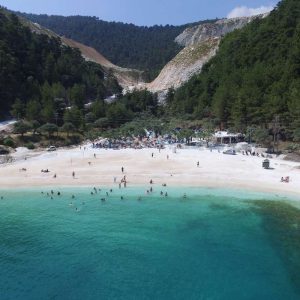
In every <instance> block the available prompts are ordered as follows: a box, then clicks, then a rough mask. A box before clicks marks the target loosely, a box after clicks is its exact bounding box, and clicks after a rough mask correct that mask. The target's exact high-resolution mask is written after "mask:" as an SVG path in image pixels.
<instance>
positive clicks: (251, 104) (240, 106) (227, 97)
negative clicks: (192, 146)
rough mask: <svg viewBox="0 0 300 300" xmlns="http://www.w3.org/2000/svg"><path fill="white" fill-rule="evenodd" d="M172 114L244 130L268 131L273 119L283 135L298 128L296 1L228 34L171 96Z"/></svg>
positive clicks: (299, 6) (299, 20)
mask: <svg viewBox="0 0 300 300" xmlns="http://www.w3.org/2000/svg"><path fill="white" fill-rule="evenodd" d="M168 103H169V109H170V110H171V111H172V112H177V113H180V114H182V113H187V114H191V115H192V116H193V117H194V118H200V119H201V118H207V117H209V118H212V119H215V120H218V122H219V124H221V125H222V124H223V125H224V126H226V127H227V128H228V127H234V128H236V129H239V130H245V128H246V127H247V126H252V125H259V126H265V127H266V128H267V127H269V128H270V124H271V123H272V121H273V119H274V117H275V116H279V123H280V125H281V127H285V129H286V130H285V135H286V136H287V137H289V136H290V134H291V133H293V132H295V134H296V132H298V131H295V130H296V129H297V128H298V129H297V130H299V128H300V1H299V0H283V1H281V2H280V3H279V4H278V6H277V8H276V9H275V10H274V11H273V12H272V13H271V14H270V15H269V16H268V17H266V18H265V19H261V20H255V21H253V22H252V23H250V24H249V25H248V26H246V27H245V28H243V29H242V30H236V31H234V32H232V33H230V34H228V35H227V36H226V37H225V38H224V39H223V40H222V42H221V45H220V49H219V51H218V53H217V55H216V56H215V57H214V58H213V59H212V60H211V61H210V62H209V63H208V64H206V65H205V67H204V69H203V72H202V73H201V74H200V75H198V76H195V77H193V78H192V79H191V80H190V81H189V82H188V83H187V84H185V85H184V86H183V87H182V88H180V89H179V90H178V91H177V92H176V93H175V94H174V92H172V91H170V92H169V95H168Z"/></svg>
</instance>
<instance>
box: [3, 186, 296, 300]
mask: <svg viewBox="0 0 300 300" xmlns="http://www.w3.org/2000/svg"><path fill="white" fill-rule="evenodd" d="M90 191H91V189H76V191H73V192H71V190H68V189H65V190H63V191H62V196H60V197H58V196H55V197H54V199H53V200H51V199H50V197H47V196H46V195H45V194H44V195H42V194H40V191H38V190H23V191H16V192H12V191H11V192H8V191H2V192H0V194H1V195H3V196H4V199H2V200H0V299H5V300H6V299H13V300H17V299H22V300H24V299H197V300H198V299H299V298H300V257H299V256H300V245H299V243H300V234H299V229H298V225H299V228H300V213H299V211H298V209H296V208H295V207H293V206H290V204H289V202H286V201H285V202H278V201H272V200H271V198H269V199H267V200H263V199H266V198H268V197H267V196H266V195H263V194H251V195H250V194H247V195H245V194H243V195H242V194H241V192H238V193H237V192H236V193H235V194H234V193H233V192H232V191H226V190H212V189H201V190H197V189H185V190H184V191H183V189H172V190H171V189H169V188H168V193H169V197H168V198H164V197H161V196H160V195H159V193H158V192H155V193H153V194H152V195H150V196H146V195H145V194H144V192H143V189H138V188H135V189H127V190H126V191H125V190H121V191H119V190H115V191H114V192H113V193H112V194H111V195H110V196H109V197H108V200H107V201H106V202H105V203H102V202H101V201H100V198H102V197H105V192H106V191H107V190H104V191H102V192H101V194H100V195H99V193H98V194H97V195H94V196H92V195H90ZM183 192H187V194H188V198H187V199H183V198H182V197H181V196H182V195H183ZM72 193H74V194H75V195H76V198H75V199H71V195H72ZM121 194H123V196H124V200H121V199H120V196H121ZM139 195H142V200H141V201H138V200H137V198H138V196H139ZM249 199H250V200H249ZM256 199H260V201H256ZM277 200H278V199H277ZM71 202H72V205H70V203H71ZM83 202H84V204H83ZM76 208H77V209H78V210H77V211H76ZM298 222H299V223H298Z"/></svg>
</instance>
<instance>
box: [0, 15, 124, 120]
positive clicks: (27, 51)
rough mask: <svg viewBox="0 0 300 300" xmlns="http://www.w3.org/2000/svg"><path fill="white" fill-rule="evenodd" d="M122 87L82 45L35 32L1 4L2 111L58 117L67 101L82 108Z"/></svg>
mask: <svg viewBox="0 0 300 300" xmlns="http://www.w3.org/2000/svg"><path fill="white" fill-rule="evenodd" d="M116 86H117V88H116ZM119 91H120V88H119V86H118V85H116V83H115V81H114V80H111V79H110V78H109V79H105V74H104V71H103V70H102V68H101V67H100V66H99V65H97V64H94V63H87V62H85V60H84V59H83V58H82V56H81V53H80V52H79V51H78V50H75V49H72V48H70V47H66V46H63V45H62V44H61V42H60V40H59V39H56V38H51V37H49V36H47V35H38V34H34V33H32V32H31V31H30V29H28V28H27V27H25V26H23V25H22V24H21V23H20V21H19V19H18V17H17V16H16V15H14V14H10V13H8V12H7V11H5V10H3V9H0V116H2V117H5V116H8V114H9V111H10V110H11V109H12V113H13V115H14V116H16V117H18V118H22V117H26V118H27V119H28V120H38V121H40V122H44V123H45V122H55V121H57V120H59V118H60V117H61V116H62V115H63V112H64V109H65V108H66V107H67V106H70V105H73V106H77V107H78V108H80V109H82V108H83V106H84V103H85V102H88V101H91V100H94V99H96V98H97V97H99V98H103V97H105V96H107V95H111V94H112V93H114V92H119Z"/></svg>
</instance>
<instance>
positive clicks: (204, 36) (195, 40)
mask: <svg viewBox="0 0 300 300" xmlns="http://www.w3.org/2000/svg"><path fill="white" fill-rule="evenodd" d="M266 15H267V14H265V15H259V16H253V17H243V18H234V19H223V20H219V21H216V22H213V23H206V24H201V25H198V26H194V27H191V28H187V29H186V30H185V31H184V32H182V33H181V34H180V35H179V36H178V37H177V38H176V39H175V41H176V42H177V43H178V44H179V45H181V46H184V47H185V48H184V49H183V50H182V51H181V52H180V53H179V54H178V55H177V56H176V57H175V58H173V59H172V60H171V61H170V62H169V63H168V64H167V65H166V66H165V67H164V68H163V70H162V71H161V72H160V74H159V75H158V77H157V78H156V79H155V80H154V81H153V82H151V83H149V84H146V88H147V89H148V90H149V91H151V92H157V93H159V94H162V95H163V94H166V91H167V90H168V89H169V88H175V89H176V88H179V87H180V86H181V85H182V84H184V83H185V82H187V81H188V80H189V79H190V78H191V77H192V76H193V75H195V74H198V73H200V72H201V70H202V67H203V65H204V64H206V63H207V62H208V61H209V60H210V59H211V58H212V57H213V56H214V55H215V54H216V52H217V50H218V48H219V43H220V40H221V39H222V37H223V36H224V35H226V34H227V33H229V32H232V31H234V30H236V29H241V28H242V27H244V26H245V25H247V24H248V23H250V22H252V21H253V20H255V19H258V18H263V17H264V16H266Z"/></svg>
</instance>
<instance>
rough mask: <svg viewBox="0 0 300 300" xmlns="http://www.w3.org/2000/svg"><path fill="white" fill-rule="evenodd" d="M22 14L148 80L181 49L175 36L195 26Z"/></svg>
mask: <svg viewBox="0 0 300 300" xmlns="http://www.w3.org/2000/svg"><path fill="white" fill-rule="evenodd" d="M21 15H22V16H24V17H26V18H28V19H29V20H31V21H33V22H36V23H39V24H40V25H42V26H44V27H46V28H49V29H51V30H53V31H54V32H56V33H57V34H59V35H64V36H66V37H68V38H71V39H74V40H76V41H78V42H81V43H83V44H85V45H88V46H92V47H94V48H95V49H97V50H98V51H99V52H100V53H102V54H103V55H104V56H105V57H106V58H108V59H109V60H110V61H111V62H113V63H114V64H116V65H119V66H121V67H127V68H134V69H139V70H143V71H145V76H148V78H146V79H148V80H150V79H153V78H154V77H155V76H156V75H158V73H159V71H160V70H161V69H162V68H163V67H164V66H165V64H167V63H168V62H169V61H170V60H171V59H172V58H173V57H174V56H175V55H176V54H177V53H178V52H179V51H180V50H181V47H180V46H179V45H177V44H176V43H175V42H174V39H175V37H176V36H178V35H179V34H180V33H181V32H182V31H183V30H184V29H185V28H187V27H188V26H191V25H192V24H189V25H188V24H187V25H183V26H170V25H167V26H152V27H146V26H135V25H133V24H124V23H120V22H106V21H102V20H99V19H98V18H96V17H83V16H70V17H63V16H47V15H34V14H21ZM205 22H213V21H205ZM199 23H202V22H199Z"/></svg>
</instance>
